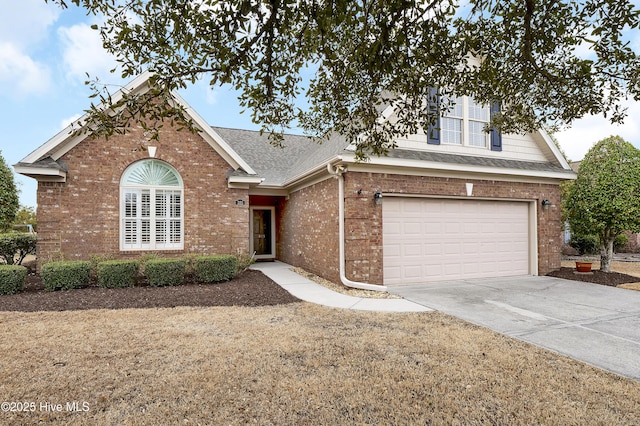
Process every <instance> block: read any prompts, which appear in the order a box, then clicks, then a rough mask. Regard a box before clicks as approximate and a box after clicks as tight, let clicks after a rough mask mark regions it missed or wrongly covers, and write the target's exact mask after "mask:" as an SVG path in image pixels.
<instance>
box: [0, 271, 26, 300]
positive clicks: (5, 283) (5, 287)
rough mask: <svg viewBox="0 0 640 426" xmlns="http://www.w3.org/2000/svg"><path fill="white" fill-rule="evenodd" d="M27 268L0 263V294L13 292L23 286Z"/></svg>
mask: <svg viewBox="0 0 640 426" xmlns="http://www.w3.org/2000/svg"><path fill="white" fill-rule="evenodd" d="M25 279H27V268H25V267H24V266H20V265H0V294H14V293H17V292H19V291H21V290H22V289H23V288H24V281H25Z"/></svg>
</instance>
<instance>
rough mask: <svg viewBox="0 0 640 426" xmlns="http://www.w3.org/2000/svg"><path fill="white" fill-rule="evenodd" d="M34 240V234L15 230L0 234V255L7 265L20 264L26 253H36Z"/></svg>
mask: <svg viewBox="0 0 640 426" xmlns="http://www.w3.org/2000/svg"><path fill="white" fill-rule="evenodd" d="M36 242H37V238H36V236H35V234H23V233H17V232H9V233H6V234H0V257H2V259H4V262H5V263H6V264H7V265H13V264H17V265H21V264H22V261H23V260H24V258H25V257H26V256H27V255H28V254H35V253H36ZM16 256H17V259H16Z"/></svg>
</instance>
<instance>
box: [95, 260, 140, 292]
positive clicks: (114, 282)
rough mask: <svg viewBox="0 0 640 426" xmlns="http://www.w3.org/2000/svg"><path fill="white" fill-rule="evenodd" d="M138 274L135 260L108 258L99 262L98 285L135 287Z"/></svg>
mask: <svg viewBox="0 0 640 426" xmlns="http://www.w3.org/2000/svg"><path fill="white" fill-rule="evenodd" d="M137 276H138V262H136V261H135V260H106V261H104V262H100V263H98V285H99V286H100V287H106V288H120V287H133V286H134V285H135V284H136V277H137Z"/></svg>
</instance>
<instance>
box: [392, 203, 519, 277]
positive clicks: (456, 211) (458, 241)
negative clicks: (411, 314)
mask: <svg viewBox="0 0 640 426" xmlns="http://www.w3.org/2000/svg"><path fill="white" fill-rule="evenodd" d="M382 205H383V210H382V216H383V219H382V229H383V244H384V251H383V261H384V283H385V284H389V285H392V284H403V283H415V282H426V281H444V280H456V279H464V278H481V277H497V276H512V275H526V274H528V273H529V207H528V204H527V203H526V202H511V201H482V200H452V199H430V198H394V197H386V198H385V199H384V202H383V203H382Z"/></svg>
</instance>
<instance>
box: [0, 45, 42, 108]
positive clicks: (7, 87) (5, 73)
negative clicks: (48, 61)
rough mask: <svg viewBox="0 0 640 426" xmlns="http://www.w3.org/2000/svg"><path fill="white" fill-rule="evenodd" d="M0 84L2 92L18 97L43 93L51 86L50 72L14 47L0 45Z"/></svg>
mask: <svg viewBox="0 0 640 426" xmlns="http://www.w3.org/2000/svg"><path fill="white" fill-rule="evenodd" d="M0 84H1V85H2V87H3V89H2V92H4V93H11V94H12V95H14V96H18V97H22V96H24V95H28V94H38V93H44V92H46V91H47V90H48V89H49V87H50V85H51V77H50V70H49V68H48V67H47V66H46V65H44V64H40V63H38V62H35V61H34V60H33V59H31V58H30V57H29V56H27V55H25V54H24V53H23V52H21V51H20V50H19V49H18V48H17V47H16V46H14V45H12V44H10V43H0Z"/></svg>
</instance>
